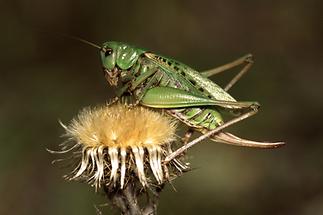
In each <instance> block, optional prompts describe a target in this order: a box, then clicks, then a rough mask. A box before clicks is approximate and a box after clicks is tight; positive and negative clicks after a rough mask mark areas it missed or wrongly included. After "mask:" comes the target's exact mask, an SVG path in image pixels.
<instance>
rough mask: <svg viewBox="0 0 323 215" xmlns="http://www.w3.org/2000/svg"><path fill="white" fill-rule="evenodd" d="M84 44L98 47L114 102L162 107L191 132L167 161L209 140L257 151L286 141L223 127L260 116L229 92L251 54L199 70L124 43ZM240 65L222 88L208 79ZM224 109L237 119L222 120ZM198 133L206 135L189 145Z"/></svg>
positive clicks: (254, 107)
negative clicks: (244, 134) (125, 99)
mask: <svg viewBox="0 0 323 215" xmlns="http://www.w3.org/2000/svg"><path fill="white" fill-rule="evenodd" d="M79 40H80V39H79ZM81 41H83V42H86V43H88V44H90V45H92V46H95V47H97V48H99V49H100V56H101V61H102V66H103V70H104V75H105V77H106V79H107V81H108V82H109V84H110V85H111V86H114V87H116V89H117V97H116V98H121V97H127V96H130V97H132V98H133V99H134V101H135V103H136V104H140V105H142V106H146V107H150V108H156V109H163V110H165V111H166V112H167V113H168V114H169V115H171V116H173V117H175V118H177V119H178V120H180V121H181V122H183V123H184V124H186V125H187V126H188V127H189V128H190V129H189V130H188V132H187V133H186V135H185V137H184V138H183V140H184V145H183V146H182V147H181V148H179V149H178V150H176V151H175V152H173V154H171V155H169V156H168V157H167V158H166V160H165V162H168V161H170V160H172V159H173V158H175V157H176V156H178V155H179V154H181V153H183V152H184V151H185V150H186V149H188V148H189V147H191V146H193V145H195V144H196V143H198V142H200V141H202V140H203V139H205V138H210V139H212V140H214V141H216V142H222V143H226V144H232V145H238V146H247V147H257V148H276V147H279V146H282V145H284V142H257V141H251V140H246V139H242V138H239V137H237V136H235V135H233V134H231V133H228V132H224V131H223V129H224V128H226V127H228V126H230V125H232V124H235V123H237V122H239V121H242V120H244V119H246V118H248V117H250V116H252V115H254V114H256V113H257V111H258V108H259V107H260V105H259V104H258V103H257V102H241V101H236V100H235V99H234V98H233V97H232V96H231V95H230V94H229V93H228V90H229V89H230V88H231V87H232V86H233V85H234V84H235V83H236V82H237V81H238V80H239V79H240V78H241V77H242V75H243V74H245V73H246V72H247V71H248V70H249V69H250V67H251V65H252V63H253V61H252V56H251V55H250V54H249V55H246V56H244V57H242V58H239V59H237V60H235V61H233V62H231V63H228V64H225V65H223V66H220V67H217V68H215V69H211V70H208V71H204V72H198V71H196V70H194V69H192V68H191V67H189V66H187V65H185V64H183V63H181V62H179V61H176V60H173V59H171V58H168V57H164V56H161V55H157V54H154V53H152V52H149V51H147V50H145V49H141V48H137V47H134V46H131V45H128V44H126V43H121V42H105V43H104V44H103V45H102V47H101V46H98V45H96V44H93V43H91V42H88V41H84V40H82V39H81ZM239 65H244V66H243V69H242V70H241V71H240V72H239V73H238V74H237V75H236V76H234V78H233V79H232V80H231V81H230V82H229V83H228V84H227V85H226V87H224V88H221V87H220V86H218V85H217V84H216V83H214V82H213V81H211V80H210V79H209V77H210V76H213V75H215V74H218V73H221V72H223V71H227V70H229V69H231V68H233V67H236V66H239ZM223 111H226V112H232V113H235V115H238V116H236V117H235V118H233V119H232V120H229V121H227V122H224V120H223V119H222V115H221V112H223ZM194 130H196V131H199V132H201V133H202V134H203V135H202V136H200V137H198V138H196V139H195V140H193V141H191V142H189V137H190V136H191V134H192V132H193V131H194Z"/></svg>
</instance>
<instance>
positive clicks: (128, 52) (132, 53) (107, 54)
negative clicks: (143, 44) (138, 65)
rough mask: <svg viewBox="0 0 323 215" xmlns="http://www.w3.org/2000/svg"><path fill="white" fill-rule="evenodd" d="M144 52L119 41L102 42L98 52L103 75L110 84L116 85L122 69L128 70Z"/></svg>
mask: <svg viewBox="0 0 323 215" xmlns="http://www.w3.org/2000/svg"><path fill="white" fill-rule="evenodd" d="M143 52H144V50H142V49H138V48H136V47H133V46H131V45H128V44H126V43H121V42H105V43H103V45H102V47H101V50H100V54H101V61H102V66H103V70H104V75H105V77H106V79H107V80H108V82H109V83H110V85H112V86H116V85H117V84H118V80H119V77H120V74H121V72H122V71H127V70H129V69H130V68H131V67H132V66H133V65H134V63H135V62H136V61H137V60H138V57H139V55H141V54H142V53H143Z"/></svg>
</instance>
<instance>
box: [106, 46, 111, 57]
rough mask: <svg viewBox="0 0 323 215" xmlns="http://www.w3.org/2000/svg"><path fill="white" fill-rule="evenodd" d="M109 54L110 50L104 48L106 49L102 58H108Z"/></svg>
mask: <svg viewBox="0 0 323 215" xmlns="http://www.w3.org/2000/svg"><path fill="white" fill-rule="evenodd" d="M111 54H112V49H110V48H106V49H105V50H104V56H106V57H108V56H110V55H111Z"/></svg>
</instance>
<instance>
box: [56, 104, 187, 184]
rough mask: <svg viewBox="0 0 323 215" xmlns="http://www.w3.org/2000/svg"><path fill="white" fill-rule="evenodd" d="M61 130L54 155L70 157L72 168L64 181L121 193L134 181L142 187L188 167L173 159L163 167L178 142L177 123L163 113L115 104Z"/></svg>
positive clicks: (86, 114)
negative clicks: (59, 154) (59, 144)
mask: <svg viewBox="0 0 323 215" xmlns="http://www.w3.org/2000/svg"><path fill="white" fill-rule="evenodd" d="M62 126H63V127H64V128H65V130H66V133H65V135H64V136H66V137H67V138H68V140H67V141H66V142H64V143H62V144H61V151H59V152H56V153H61V154H67V153H72V155H71V157H70V158H71V159H72V164H73V165H74V169H73V170H72V171H71V172H70V173H69V174H68V175H66V176H65V177H66V178H67V179H69V180H82V181H87V182H88V183H89V184H91V185H93V186H95V187H96V189H97V188H99V187H101V186H103V185H104V186H113V187H116V186H120V188H121V189H122V188H124V187H125V185H126V183H127V182H131V181H134V180H139V182H140V183H141V185H142V186H143V187H146V186H148V184H163V183H164V182H165V181H167V180H169V179H170V174H172V176H174V175H175V174H174V172H176V173H178V172H181V171H183V170H185V169H187V168H188V167H187V166H186V165H185V164H182V163H181V162H180V161H179V160H177V159H173V160H172V162H169V163H168V164H167V165H164V164H163V162H162V161H163V159H164V158H165V157H166V156H167V155H168V154H170V153H171V152H172V150H171V143H172V142H173V141H174V140H175V137H176V136H175V130H176V123H175V121H174V120H172V119H171V118H169V117H168V116H166V115H164V114H162V113H159V112H155V111H152V110H149V109H147V108H143V107H139V106H135V107H131V106H128V105H126V104H120V103H119V104H113V105H105V106H102V107H96V108H94V109H90V108H86V109H84V110H82V111H81V112H80V113H79V115H78V116H77V117H76V118H75V119H73V120H72V122H71V123H70V125H68V126H65V125H63V124H62ZM51 152H53V151H51ZM53 153H55V152H53ZM149 176H153V177H149Z"/></svg>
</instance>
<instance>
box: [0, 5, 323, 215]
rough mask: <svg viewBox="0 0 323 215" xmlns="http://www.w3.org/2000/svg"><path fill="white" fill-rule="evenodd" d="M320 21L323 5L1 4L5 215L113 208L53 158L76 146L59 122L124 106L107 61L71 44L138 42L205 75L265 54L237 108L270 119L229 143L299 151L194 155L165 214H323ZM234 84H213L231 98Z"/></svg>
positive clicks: (241, 129)
mask: <svg viewBox="0 0 323 215" xmlns="http://www.w3.org/2000/svg"><path fill="white" fill-rule="evenodd" d="M321 13H322V3H321V1H315V0H309V1H301V0H296V1H295V0H294V1H291V0H287V1H251V0H248V1H225V0H217V1H212V0H209V1H183V0H182V1H180V0H177V1H156V2H153V1H148V0H145V1H128V2H126V1H107V0H106V1H104V0H98V1H73V2H72V1H64V0H56V1H49V0H42V1H41V0H34V1H27V0H21V1H1V2H0V26H1V34H0V47H1V53H0V61H1V64H0V65H1V68H0V74H1V75H0V99H1V100H0V144H1V150H0V170H1V171H0V202H1V203H0V214H19V215H20V214H35V215H38V214H50V215H54V214H78V215H83V214H84V215H85V214H95V210H94V207H93V205H94V204H97V205H99V204H104V203H105V198H104V196H102V195H100V194H95V193H94V192H93V188H90V187H89V186H87V185H85V184H80V183H75V182H74V183H70V182H66V181H64V180H63V179H62V177H61V176H62V175H63V174H64V173H66V171H65V170H62V169H59V168H56V167H55V166H52V165H51V163H50V162H51V160H52V159H54V156H52V155H50V154H49V153H48V152H46V151H45V148H51V149H55V148H57V145H58V144H59V143H60V142H62V140H63V139H62V138H60V135H61V134H62V133H63V132H64V131H63V129H62V128H61V127H60V125H59V124H58V119H60V120H62V121H63V122H68V121H69V120H71V119H72V117H73V116H75V115H76V114H77V112H78V111H79V110H80V109H81V108H82V107H84V106H89V105H97V104H102V103H104V102H106V101H107V100H109V99H110V98H111V97H112V96H113V89H111V88H110V87H108V86H107V83H106V82H105V80H104V78H103V75H102V71H101V65H100V60H99V56H98V50H96V49H94V48H92V47H90V46H87V45H84V44H82V43H79V42H77V41H74V40H70V39H67V38H64V37H62V36H60V35H58V34H59V33H64V34H68V35H75V36H79V37H82V38H85V39H88V40H90V41H93V42H95V43H98V44H101V43H102V42H104V41H107V40H117V41H125V42H129V43H131V44H135V45H137V46H139V47H145V48H147V49H149V50H152V51H154V52H157V53H161V54H163V55H167V56H171V57H173V58H175V59H178V60H180V61H182V62H185V63H186V64H188V65H191V66H192V67H194V68H196V69H197V70H199V71H202V70H205V69H209V68H212V67H215V66H219V65H221V64H224V63H227V62H229V61H231V60H234V59H236V58H238V57H240V56H242V55H244V54H247V53H253V54H254V56H255V62H256V63H255V65H254V66H253V67H252V70H251V72H250V73H248V74H247V75H246V76H245V77H243V78H242V79H241V81H240V82H239V83H238V84H237V85H236V86H234V87H233V89H232V90H231V94H232V95H233V96H234V97H235V98H237V99H238V100H257V101H259V102H260V103H261V104H262V109H261V111H260V112H259V114H257V115H256V116H255V117H253V118H250V119H248V120H246V121H244V122H241V123H239V124H237V125H235V126H233V127H232V128H230V130H231V131H232V132H234V133H235V134H237V135H239V136H242V137H247V138H250V139H256V140H272V141H277V140H284V141H286V142H287V143H288V145H287V146H285V147H283V148H279V149H276V150H260V149H249V148H240V147H234V146H228V145H223V144H217V143H212V142H207V141H205V142H203V143H201V144H199V145H197V146H195V147H194V148H192V149H191V150H190V152H189V157H190V162H191V164H192V167H194V171H191V172H189V173H187V174H186V175H184V176H183V177H181V178H178V179H177V180H176V181H175V182H174V187H175V188H176V190H177V191H174V190H173V189H172V188H171V187H170V186H168V187H167V189H166V191H165V192H163V194H162V196H161V201H160V206H159V214H197V213H199V214H284V215H285V214H302V215H303V214H306V215H307V214H308V215H312V214H323V184H322V183H323V156H322V153H323V144H322V140H323V132H322V126H321V123H322V121H323V117H322V116H323V115H322V107H323V99H322V93H323V91H322V90H323V86H322V85H323V84H322V83H323V61H322V60H323V52H322V48H323V47H322V44H323V18H322V15H321ZM236 71H238V70H236ZM234 74H235V73H234V70H233V71H232V72H226V73H225V74H221V75H219V76H216V77H214V78H213V80H214V81H216V82H217V83H220V84H221V85H222V86H223V85H224V84H225V83H226V82H227V81H228V80H229V79H230V77H232V76H233V75H234ZM102 210H103V211H104V212H105V213H106V214H109V213H112V212H114V211H110V210H109V208H108V207H103V209H102Z"/></svg>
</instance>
